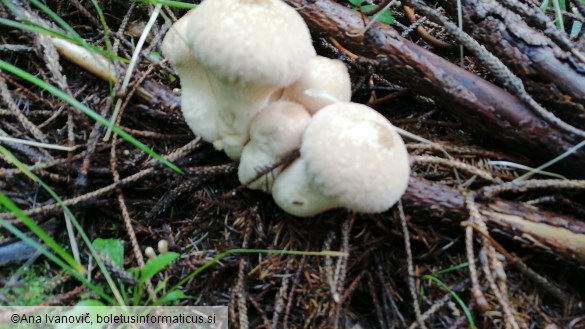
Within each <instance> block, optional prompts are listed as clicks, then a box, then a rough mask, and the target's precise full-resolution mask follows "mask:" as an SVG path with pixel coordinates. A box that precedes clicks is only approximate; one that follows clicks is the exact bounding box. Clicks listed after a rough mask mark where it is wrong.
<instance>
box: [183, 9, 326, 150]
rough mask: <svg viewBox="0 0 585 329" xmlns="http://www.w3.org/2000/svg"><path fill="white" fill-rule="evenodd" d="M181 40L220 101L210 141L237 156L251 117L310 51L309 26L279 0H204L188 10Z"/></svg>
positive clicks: (298, 73)
mask: <svg viewBox="0 0 585 329" xmlns="http://www.w3.org/2000/svg"><path fill="white" fill-rule="evenodd" d="M186 40H187V43H188V45H189V48H190V49H191V53H192V54H193V56H194V57H195V59H196V60H197V62H199V63H200V64H201V65H202V66H203V67H204V68H205V73H206V75H207V76H208V77H209V81H210V83H211V88H212V90H213V91H212V94H213V96H214V97H215V98H216V101H217V103H218V105H219V106H218V113H219V121H218V129H219V134H220V140H218V141H217V142H216V143H214V145H215V146H216V148H218V149H223V150H224V151H225V153H226V154H227V155H228V156H229V157H230V158H231V159H233V160H238V159H239V158H240V155H241V152H242V148H243V146H244V145H245V144H246V143H247V142H248V139H249V135H248V131H249V126H250V122H251V121H252V118H254V116H255V115H256V114H257V113H258V112H259V111H260V109H262V108H263V107H264V106H265V105H266V104H267V103H268V102H269V101H270V100H271V98H273V97H274V95H273V94H274V93H275V92H278V91H279V90H280V89H281V88H283V87H285V86H288V85H290V84H291V83H293V82H294V81H296V80H298V79H299V77H300V76H301V74H302V73H303V72H304V71H305V69H306V67H307V65H308V63H309V60H310V58H312V57H314V56H315V49H314V48H313V44H312V41H311V35H310V33H309V29H308V27H307V25H306V24H305V22H304V21H303V19H302V18H301V16H300V15H299V13H297V12H296V10H294V9H293V8H291V7H289V6H288V5H286V4H285V3H284V2H282V1H281V0H238V1H234V0H206V1H204V2H203V3H201V4H200V5H199V6H198V7H197V8H196V9H195V10H194V11H193V14H192V15H191V18H190V19H189V22H188V24H187V32H186ZM185 92H187V91H186V90H183V94H185Z"/></svg>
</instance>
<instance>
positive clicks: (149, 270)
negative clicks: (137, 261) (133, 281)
mask: <svg viewBox="0 0 585 329" xmlns="http://www.w3.org/2000/svg"><path fill="white" fill-rule="evenodd" d="M178 257H179V254H178V253H176V252H169V253H166V254H162V255H158V256H157V257H156V258H155V259H150V260H148V261H147V262H146V264H144V268H143V269H142V273H141V274H140V279H139V280H138V284H139V285H142V284H144V282H146V280H149V279H150V278H152V277H153V276H155V275H156V274H157V273H158V272H160V271H162V270H163V269H164V268H165V267H167V266H168V265H169V264H171V263H172V262H173V261H174V260H175V259H177V258H178Z"/></svg>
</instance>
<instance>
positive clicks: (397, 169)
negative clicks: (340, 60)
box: [301, 103, 410, 213]
mask: <svg viewBox="0 0 585 329" xmlns="http://www.w3.org/2000/svg"><path fill="white" fill-rule="evenodd" d="M301 158H302V159H304V160H305V162H306V170H307V173H308V175H309V177H311V180H312V183H313V184H314V185H315V186H317V187H318V188H319V190H320V191H321V193H323V195H325V196H327V197H330V198H334V199H335V200H337V203H338V205H339V206H340V207H344V208H348V209H351V210H354V211H357V212H365V213H373V212H382V211H385V210H387V209H389V208H390V207H392V206H393V205H394V204H395V203H396V202H397V201H398V200H399V199H400V198H401V196H402V194H404V192H405V191H406V188H407V186H408V178H409V174H410V165H409V160H408V152H407V151H406V147H405V146H404V142H403V141H402V138H401V137H400V135H399V134H398V133H397V132H396V130H395V128H394V126H393V125H392V124H391V123H390V122H389V121H388V120H387V119H386V118H385V117H384V116H382V115H381V114H380V113H378V112H376V111H375V110H373V109H371V108H369V107H367V106H365V105H361V104H356V103H335V104H331V105H328V106H326V107H324V108H322V109H321V110H320V111H319V112H317V113H316V114H315V115H314V116H313V118H312V120H311V123H310V124H309V126H308V127H307V129H306V130H305V133H304V135H303V142H302V145H301Z"/></svg>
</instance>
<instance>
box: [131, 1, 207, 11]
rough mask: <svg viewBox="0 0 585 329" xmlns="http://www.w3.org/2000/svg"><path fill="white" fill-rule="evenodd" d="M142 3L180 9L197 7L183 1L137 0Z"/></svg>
mask: <svg viewBox="0 0 585 329" xmlns="http://www.w3.org/2000/svg"><path fill="white" fill-rule="evenodd" d="M136 1H137V2H139V3H142V4H151V5H163V6H167V7H174V8H179V9H193V8H195V7H197V5H196V4H192V3H187V2H181V1H172V0H136Z"/></svg>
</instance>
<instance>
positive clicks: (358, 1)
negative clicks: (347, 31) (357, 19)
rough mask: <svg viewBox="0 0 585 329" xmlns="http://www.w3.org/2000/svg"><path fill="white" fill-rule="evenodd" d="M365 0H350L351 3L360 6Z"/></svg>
mask: <svg viewBox="0 0 585 329" xmlns="http://www.w3.org/2000/svg"><path fill="white" fill-rule="evenodd" d="M364 1H365V0H349V3H351V4H352V5H354V6H356V7H357V6H360V5H361V4H362V3H364Z"/></svg>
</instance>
